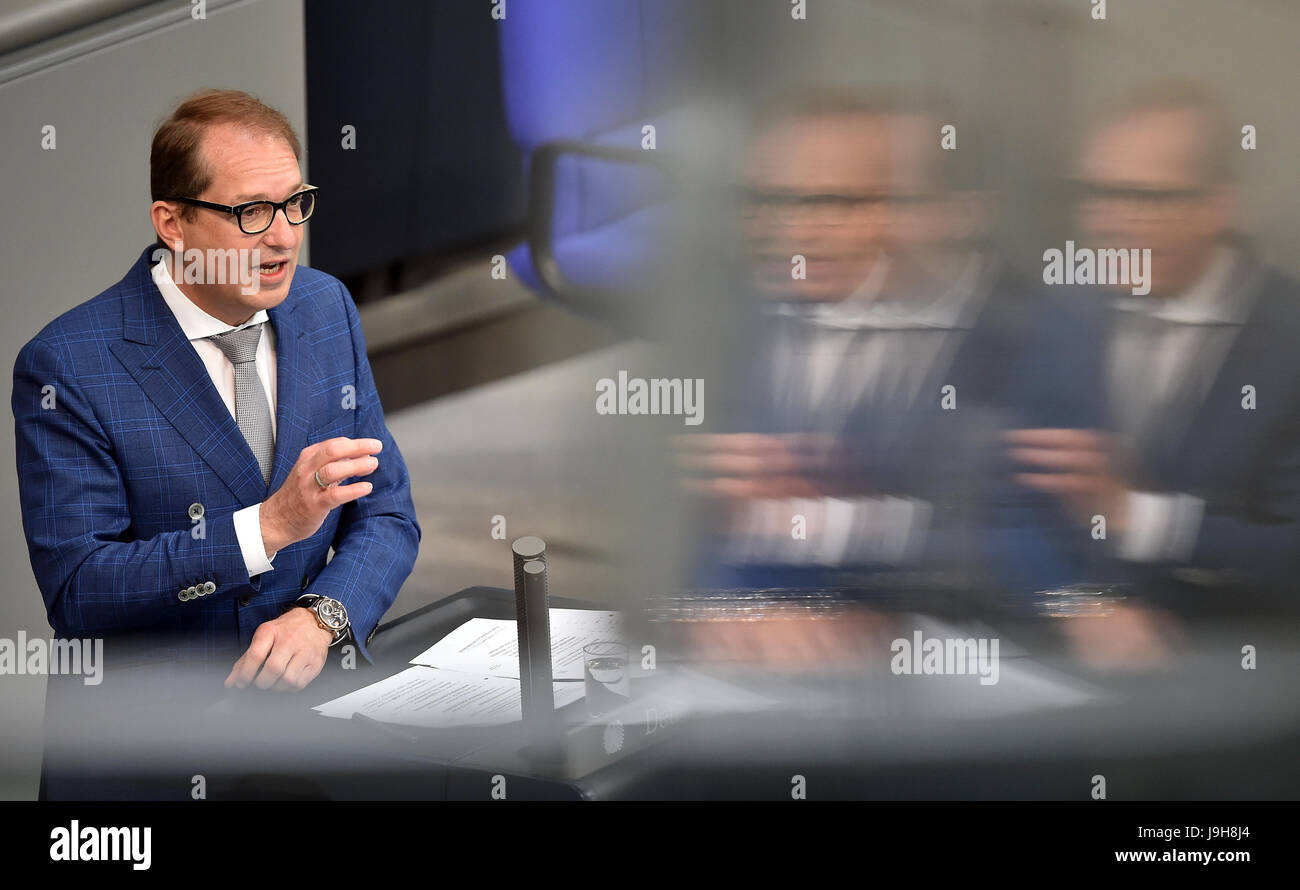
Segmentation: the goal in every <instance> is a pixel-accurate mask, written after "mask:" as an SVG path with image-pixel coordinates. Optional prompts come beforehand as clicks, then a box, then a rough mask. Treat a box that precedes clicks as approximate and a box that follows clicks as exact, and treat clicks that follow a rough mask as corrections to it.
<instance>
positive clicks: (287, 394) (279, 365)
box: [111, 250, 314, 505]
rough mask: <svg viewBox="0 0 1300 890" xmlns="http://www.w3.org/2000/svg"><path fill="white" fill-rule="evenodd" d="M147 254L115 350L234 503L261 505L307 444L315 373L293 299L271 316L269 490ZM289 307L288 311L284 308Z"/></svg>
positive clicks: (127, 299)
mask: <svg viewBox="0 0 1300 890" xmlns="http://www.w3.org/2000/svg"><path fill="white" fill-rule="evenodd" d="M150 253H151V250H146V251H145V252H144V254H143V255H142V256H141V257H140V259H139V260H138V261H137V263H136V266H135V268H133V269H132V270H131V272H130V273H128V275H127V278H126V280H124V281H123V283H122V287H123V290H124V293H123V300H122V303H123V310H122V311H123V326H122V330H123V339H122V340H121V341H119V342H116V343H113V344H112V347H111V348H112V350H113V352H114V354H115V355H117V357H118V358H119V359H120V360H121V362H122V364H123V366H124V367H125V368H126V370H127V372H128V373H129V374H130V375H131V376H132V377H133V378H134V379H135V381H136V383H138V384H139V386H140V388H141V390H142V391H143V392H144V394H145V395H146V396H147V397H148V398H149V400H150V401H151V402H153V404H154V406H155V407H157V409H158V410H159V411H160V412H161V413H162V415H163V416H164V417H166V418H167V420H168V422H169V423H171V425H172V426H173V427H175V428H176V431H177V432H178V433H180V435H181V436H182V437H183V438H184V439H185V441H186V442H188V443H189V444H190V446H191V447H192V448H193V449H194V451H195V453H197V454H198V455H199V457H201V458H202V459H203V461H204V462H205V463H206V464H207V465H208V466H209V467H211V468H212V471H213V473H215V474H216V475H217V477H218V478H220V479H221V481H222V482H223V483H225V485H226V487H227V488H229V489H230V491H231V493H232V494H234V496H235V497H236V499H237V500H239V501H240V502H241V503H243V504H247V505H251V504H255V503H258V502H259V501H263V500H265V499H266V497H267V495H268V493H269V492H271V491H275V490H276V489H277V488H278V487H279V486H280V484H281V483H282V482H283V481H284V478H285V477H286V476H288V473H289V469H290V468H291V467H292V466H293V462H294V460H295V459H296V457H297V455H298V453H299V452H300V451H301V450H302V448H303V446H304V445H305V444H306V438H307V434H308V428H309V421H310V419H309V417H307V416H305V414H304V412H305V411H306V409H307V407H308V405H307V397H306V394H305V390H306V389H307V388H308V387H309V386H310V384H311V378H310V376H309V375H310V373H311V371H310V370H309V369H308V368H307V367H306V366H307V365H314V362H307V361H304V350H303V349H302V347H301V346H300V344H299V339H300V338H301V336H302V331H301V329H300V328H299V327H298V326H297V325H296V324H295V323H294V319H293V310H294V308H295V304H296V303H297V301H296V300H295V299H294V294H293V293H292V291H291V292H290V295H289V297H287V298H286V299H285V301H284V302H283V303H281V304H280V306H277V307H276V308H274V309H271V310H270V311H269V312H268V313H267V314H268V316H269V317H270V318H271V322H272V324H273V325H274V327H275V333H276V351H277V361H276V377H277V379H276V398H277V402H278V409H277V413H276V418H277V419H276V445H275V457H274V461H273V464H272V476H271V485H270V487H269V488H268V486H267V485H266V483H264V482H263V481H262V473H261V470H260V468H259V467H258V464H257V458H256V456H255V455H254V454H253V451H252V449H251V448H249V446H248V442H247V441H246V440H245V439H244V434H243V433H242V432H241V431H240V429H239V425H238V424H237V423H236V422H235V418H234V417H232V416H231V414H230V411H229V409H228V408H227V407H226V403H225V402H224V401H222V399H221V395H220V394H219V393H218V392H217V388H216V386H215V385H213V383H212V378H211V377H209V376H208V371H207V368H206V367H205V366H204V365H203V362H202V360H201V359H200V358H199V356H198V353H197V352H195V351H194V347H193V346H192V345H191V344H190V342H189V340H188V339H186V337H185V334H184V332H183V331H182V330H181V326H180V323H179V322H177V320H176V317H175V316H174V315H173V314H172V312H171V310H170V309H169V308H168V307H167V303H166V301H164V300H163V298H162V294H161V293H159V291H158V287H157V285H155V284H154V282H153V277H152V275H151V272H150V267H151V264H150V263H149V257H150ZM286 304H289V306H288V308H286Z"/></svg>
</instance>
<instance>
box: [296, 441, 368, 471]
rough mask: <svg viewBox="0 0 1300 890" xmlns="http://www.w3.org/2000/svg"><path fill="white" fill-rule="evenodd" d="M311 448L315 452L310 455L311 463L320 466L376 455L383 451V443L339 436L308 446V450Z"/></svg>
mask: <svg viewBox="0 0 1300 890" xmlns="http://www.w3.org/2000/svg"><path fill="white" fill-rule="evenodd" d="M312 448H314V449H315V451H314V452H313V454H312V457H311V463H312V464H314V465H315V466H320V465H321V464H326V463H329V462H330V461H335V460H348V459H349V458H354V457H365V456H366V455H367V454H378V453H379V452H380V451H382V450H383V448H384V443H383V442H381V441H379V440H378V439H349V438H347V437H346V436H339V437H337V438H334V439H326V440H325V441H324V442H317V443H316V444H315V445H310V446H308V450H310V449H312Z"/></svg>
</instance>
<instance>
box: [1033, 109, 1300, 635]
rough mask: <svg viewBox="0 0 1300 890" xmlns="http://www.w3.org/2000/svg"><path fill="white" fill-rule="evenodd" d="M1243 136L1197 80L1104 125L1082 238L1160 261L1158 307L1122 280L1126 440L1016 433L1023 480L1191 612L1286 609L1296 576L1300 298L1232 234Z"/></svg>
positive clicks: (1115, 353) (1086, 165)
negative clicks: (1236, 152) (1099, 521)
mask: <svg viewBox="0 0 1300 890" xmlns="http://www.w3.org/2000/svg"><path fill="white" fill-rule="evenodd" d="M1234 133H1235V131H1234V129H1233V128H1232V127H1230V126H1228V125H1227V123H1226V121H1225V119H1224V115H1223V113H1222V111H1221V110H1220V108H1219V106H1218V105H1217V103H1216V101H1215V100H1214V99H1213V98H1212V97H1210V96H1209V95H1208V94H1206V93H1205V92H1203V91H1201V90H1200V89H1198V88H1197V87H1195V86H1193V85H1186V84H1162V85H1155V86H1152V87H1149V88H1147V89H1145V90H1143V91H1141V92H1140V93H1138V94H1136V95H1134V96H1133V97H1131V98H1130V99H1129V100H1128V101H1126V102H1124V103H1123V104H1122V105H1119V106H1118V107H1113V109H1112V110H1111V111H1110V112H1109V113H1108V114H1106V115H1105V116H1104V117H1102V118H1101V119H1100V120H1099V121H1098V122H1097V123H1096V124H1095V126H1094V127H1093V129H1092V132H1091V134H1090V136H1089V138H1088V139H1087V140H1086V143H1085V147H1084V150H1083V152H1082V157H1081V160H1080V163H1079V172H1078V180H1079V183H1078V184H1079V187H1080V192H1081V194H1080V198H1081V200H1080V203H1079V206H1078V211H1079V215H1078V222H1079V226H1080V230H1081V234H1082V235H1083V236H1084V238H1086V239H1088V241H1089V243H1092V244H1095V245H1096V246H1098V247H1124V248H1138V249H1148V248H1149V249H1150V250H1151V270H1150V281H1151V293H1150V295H1149V296H1148V297H1144V298H1135V297H1133V296H1132V289H1131V288H1129V287H1125V286H1123V285H1119V286H1117V287H1116V288H1115V290H1114V295H1113V300H1112V307H1113V313H1112V316H1113V317H1112V324H1111V325H1110V334H1109V337H1108V350H1107V355H1108V378H1109V381H1110V386H1109V392H1110V408H1111V411H1110V413H1111V414H1112V416H1113V417H1114V424H1115V430H1114V433H1115V435H1114V436H1112V437H1107V436H1103V435H1101V434H1097V433H1087V432H1078V431H1074V432H1066V431H1061V430H1026V431H1021V432H1017V433H1015V434H1013V437H1012V438H1013V439H1014V441H1015V449H1016V450H1015V454H1016V457H1017V458H1018V459H1019V460H1021V461H1023V462H1024V463H1025V464H1026V465H1027V468H1028V470H1029V471H1028V472H1026V473H1025V474H1024V475H1023V476H1022V477H1021V478H1022V479H1023V480H1024V481H1025V482H1026V483H1027V484H1030V485H1032V486H1034V487H1036V488H1039V489H1040V490H1042V491H1045V492H1050V493H1052V494H1053V495H1055V496H1057V497H1059V498H1060V499H1061V501H1062V502H1063V503H1064V504H1065V505H1066V506H1067V507H1068V508H1069V509H1070V510H1072V511H1073V512H1074V513H1075V515H1076V516H1078V517H1079V519H1080V520H1084V521H1086V519H1087V517H1090V516H1092V515H1104V516H1106V517H1107V522H1108V531H1109V534H1110V537H1111V539H1112V541H1114V542H1115V544H1116V552H1117V554H1118V555H1119V556H1120V557H1122V558H1123V559H1124V560H1125V561H1126V562H1127V564H1128V565H1129V566H1130V567H1131V568H1132V569H1133V572H1134V574H1135V575H1136V577H1137V578H1139V579H1140V580H1141V581H1142V585H1141V586H1142V588H1143V589H1144V591H1145V592H1146V593H1148V594H1150V595H1151V596H1153V597H1154V598H1155V599H1157V600H1160V599H1162V598H1163V597H1165V596H1170V597H1173V598H1172V599H1170V600H1168V602H1170V603H1171V604H1173V605H1174V606H1175V607H1176V608H1178V609H1180V610H1190V609H1191V608H1192V606H1193V605H1194V604H1195V605H1196V606H1198V607H1201V606H1211V607H1226V608H1232V609H1238V610H1249V609H1250V608H1253V606H1254V605H1260V604H1262V603H1264V602H1277V601H1278V600H1279V599H1281V595H1282V594H1284V591H1285V589H1286V587H1287V586H1288V584H1289V582H1290V578H1291V577H1292V574H1293V573H1294V571H1295V570H1296V567H1297V566H1296V563H1297V553H1298V550H1297V547H1296V543H1297V541H1298V540H1300V351H1297V350H1296V349H1295V347H1294V345H1293V343H1292V342H1291V340H1292V338H1293V336H1294V331H1295V330H1297V326H1298V325H1300V287H1298V286H1297V284H1296V282H1294V281H1292V280H1290V279H1288V278H1287V277H1285V276H1283V275H1281V274H1280V273H1278V272H1277V271H1275V270H1272V269H1269V268H1267V267H1265V266H1264V265H1263V264H1262V263H1261V262H1260V261H1259V260H1258V258H1256V257H1255V256H1254V255H1253V254H1252V251H1251V250H1250V248H1249V246H1248V245H1247V244H1246V243H1245V241H1244V240H1243V239H1241V238H1239V237H1237V236H1235V235H1234V234H1233V227H1234V224H1235V222H1236V206H1237V205H1236V198H1235V195H1234V191H1233V188H1232V186H1231V183H1230V181H1229V162H1228V158H1229V152H1230V150H1231V146H1232V145H1233V142H1232V140H1233V139H1234V138H1235V135H1234ZM1224 587H1231V589H1232V595H1231V596H1227V595H1225V594H1224V593H1222V592H1221V590H1222V588H1224ZM1198 591H1200V592H1202V593H1205V594H1208V596H1198V595H1197V592H1198ZM1252 591H1253V592H1259V593H1262V594H1264V596H1265V599H1264V600H1260V599H1258V598H1254V597H1249V594H1250V593H1251V592H1252ZM1243 597H1244V598H1245V599H1243ZM1247 603H1250V604H1253V605H1251V606H1248V605H1246V604H1247Z"/></svg>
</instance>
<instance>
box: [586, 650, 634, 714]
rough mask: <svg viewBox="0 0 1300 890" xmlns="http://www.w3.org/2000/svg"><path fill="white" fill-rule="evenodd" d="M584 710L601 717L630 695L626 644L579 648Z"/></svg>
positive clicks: (622, 702)
mask: <svg viewBox="0 0 1300 890" xmlns="http://www.w3.org/2000/svg"><path fill="white" fill-rule="evenodd" d="M582 664H583V670H582V674H583V679H584V680H585V682H586V687H587V713H588V714H590V715H591V716H592V717H600V716H602V715H604V714H607V713H609V712H610V711H612V710H613V709H615V708H617V707H619V706H620V705H624V704H626V703H627V701H628V699H629V698H630V697H631V695H632V688H631V684H630V683H629V681H628V675H627V646H625V645H624V644H623V643H615V642H599V643H589V644H588V645H586V646H583V647H582Z"/></svg>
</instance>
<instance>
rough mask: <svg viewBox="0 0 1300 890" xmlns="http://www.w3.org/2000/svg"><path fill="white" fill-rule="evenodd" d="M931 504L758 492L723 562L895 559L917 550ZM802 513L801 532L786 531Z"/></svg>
mask: <svg viewBox="0 0 1300 890" xmlns="http://www.w3.org/2000/svg"><path fill="white" fill-rule="evenodd" d="M931 513H932V508H931V506H930V504H928V503H926V502H925V501H920V500H916V499H914V498H896V497H874V498H831V497H824V498H764V499H759V500H754V501H750V502H749V503H748V504H746V509H745V511H744V513H743V514H742V516H741V518H740V522H739V524H738V527H737V528H736V529H735V530H734V533H733V535H732V536H731V538H730V540H729V541H728V542H727V546H726V547H725V549H724V552H723V554H722V559H723V561H724V562H726V563H729V564H732V565H742V564H745V563H759V564H768V565H772V564H784V565H823V566H837V565H845V564H849V563H860V562H861V563H865V562H882V563H887V564H891V565H901V564H905V563H907V562H911V561H913V560H915V559H916V558H917V556H918V555H919V554H920V552H921V549H922V547H923V546H924V543H925V534H926V531H927V530H928V528H929V524H930V515H931ZM795 516H802V517H804V522H805V524H806V532H807V538H806V539H802V538H795V537H794V535H793V534H792V531H793V528H794V524H793V522H792V520H793V519H794V517H795Z"/></svg>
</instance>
